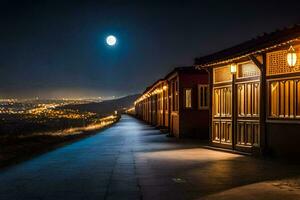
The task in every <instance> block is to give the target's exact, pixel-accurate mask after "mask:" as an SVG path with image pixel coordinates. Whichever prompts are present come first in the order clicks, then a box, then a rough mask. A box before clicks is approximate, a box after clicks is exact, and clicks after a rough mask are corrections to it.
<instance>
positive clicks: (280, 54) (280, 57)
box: [267, 46, 300, 76]
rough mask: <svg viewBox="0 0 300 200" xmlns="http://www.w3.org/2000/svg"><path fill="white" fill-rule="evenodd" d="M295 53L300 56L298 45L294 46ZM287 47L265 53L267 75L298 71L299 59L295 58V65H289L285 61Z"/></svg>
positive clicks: (299, 67)
mask: <svg viewBox="0 0 300 200" xmlns="http://www.w3.org/2000/svg"><path fill="white" fill-rule="evenodd" d="M294 48H295V50H296V52H298V53H297V57H298V58H300V53H299V51H300V46H298V47H294ZM287 53H288V49H286V50H280V51H274V52H271V53H268V54H267V75H268V76H271V75H278V74H288V73H295V72H300V59H297V62H296V66H295V67H290V66H288V63H287V59H286V57H287Z"/></svg>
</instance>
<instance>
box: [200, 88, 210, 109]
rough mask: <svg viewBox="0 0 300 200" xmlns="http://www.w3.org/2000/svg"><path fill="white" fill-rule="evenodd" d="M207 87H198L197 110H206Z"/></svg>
mask: <svg viewBox="0 0 300 200" xmlns="http://www.w3.org/2000/svg"><path fill="white" fill-rule="evenodd" d="M208 95H209V90H208V85H198V108H199V109H200V110H203V109H208Z"/></svg>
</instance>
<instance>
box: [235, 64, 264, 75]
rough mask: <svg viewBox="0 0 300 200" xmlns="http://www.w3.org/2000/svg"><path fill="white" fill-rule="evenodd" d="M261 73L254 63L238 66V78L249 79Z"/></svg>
mask: <svg viewBox="0 0 300 200" xmlns="http://www.w3.org/2000/svg"><path fill="white" fill-rule="evenodd" d="M259 75H260V71H259V69H258V67H257V66H256V65H255V64H253V63H252V62H247V63H243V64H240V65H238V73H237V77H238V78H247V77H253V76H259Z"/></svg>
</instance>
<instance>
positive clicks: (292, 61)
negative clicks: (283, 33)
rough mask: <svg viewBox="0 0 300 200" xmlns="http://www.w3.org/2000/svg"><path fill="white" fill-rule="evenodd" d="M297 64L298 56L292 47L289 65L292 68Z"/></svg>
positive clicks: (288, 55) (288, 60)
mask: <svg viewBox="0 0 300 200" xmlns="http://www.w3.org/2000/svg"><path fill="white" fill-rule="evenodd" d="M296 62H297V54H296V51H295V49H294V48H293V46H290V48H289V50H288V53H287V63H288V65H289V66H290V67H295V66H296Z"/></svg>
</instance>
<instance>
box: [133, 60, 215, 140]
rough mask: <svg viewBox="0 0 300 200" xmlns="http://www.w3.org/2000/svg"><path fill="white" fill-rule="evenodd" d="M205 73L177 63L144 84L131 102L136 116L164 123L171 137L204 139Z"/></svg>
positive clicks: (205, 129) (206, 84) (151, 121)
mask: <svg viewBox="0 0 300 200" xmlns="http://www.w3.org/2000/svg"><path fill="white" fill-rule="evenodd" d="M208 101H209V89H208V73H207V72H206V70H196V69H195V68H194V67H191V66H190V67H178V68H175V69H174V70H173V71H172V72H170V73H169V74H168V75H167V76H166V77H165V78H164V79H160V80H158V81H157V82H155V83H154V84H153V85H152V86H150V87H148V88H147V89H146V90H145V92H144V93H143V94H142V96H141V97H140V98H139V99H137V100H136V102H135V111H136V115H137V117H138V118H140V119H142V120H144V121H146V122H148V123H150V124H152V125H154V126H157V127H166V128H168V129H169V131H170V134H172V135H174V136H175V137H198V138H202V139H208V114H209V112H208V109H209V106H208V104H209V102H208Z"/></svg>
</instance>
